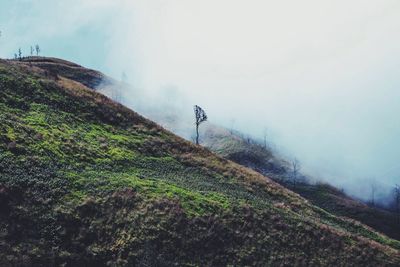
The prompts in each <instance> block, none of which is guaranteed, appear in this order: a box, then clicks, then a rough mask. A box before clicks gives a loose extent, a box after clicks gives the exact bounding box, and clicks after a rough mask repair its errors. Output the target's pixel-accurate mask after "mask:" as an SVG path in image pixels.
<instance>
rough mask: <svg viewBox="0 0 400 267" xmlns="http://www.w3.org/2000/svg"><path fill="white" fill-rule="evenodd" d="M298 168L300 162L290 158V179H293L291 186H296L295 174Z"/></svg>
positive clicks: (297, 172)
mask: <svg viewBox="0 0 400 267" xmlns="http://www.w3.org/2000/svg"><path fill="white" fill-rule="evenodd" d="M299 170H300V162H299V161H298V160H297V159H296V158H295V159H294V160H292V181H293V188H296V183H297V176H298V174H299Z"/></svg>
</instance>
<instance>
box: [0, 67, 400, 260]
mask: <svg viewBox="0 0 400 267" xmlns="http://www.w3.org/2000/svg"><path fill="white" fill-rule="evenodd" d="M68 73H69V78H73V75H72V74H73V72H71V70H69V72H68ZM71 75H72V76H71ZM79 77H81V76H79ZM0 122H1V123H0V171H1V172H0V200H1V201H0V203H1V204H0V226H1V232H0V254H1V257H0V265H12V264H21V265H27V266H31V265H52V264H55V265H59V264H66V265H70V266H76V265H85V264H86V265H106V264H107V265H111V266H121V265H141V266H149V265H150V266H152V265H154V266H171V265H186V266H196V265H201V266H202V265H214V266H221V265H316V266H321V265H345V264H349V263H351V264H352V265H375V266H376V265H392V264H396V263H399V258H398V251H397V249H398V248H399V247H400V246H399V243H398V242H397V241H394V240H391V239H388V238H386V237H385V236H382V235H379V234H378V233H375V232H374V231H372V230H370V229H368V228H366V227H365V226H363V225H361V224H357V223H354V222H349V221H346V220H342V219H340V218H338V217H335V216H333V215H331V214H329V213H327V212H325V211H323V210H321V209H319V208H317V207H315V206H313V205H311V204H310V203H308V202H307V201H306V200H304V199H302V198H301V197H299V196H298V195H296V194H294V193H292V192H290V191H288V190H286V189H284V188H282V187H281V186H279V185H277V184H275V183H273V182H271V181H270V180H268V179H266V178H265V177H263V176H262V175H259V174H257V173H255V172H253V171H250V170H248V169H245V168H243V167H241V166H239V165H237V164H234V163H232V162H230V161H227V160H224V159H222V158H219V157H217V156H215V155H213V154H212V153H210V152H209V151H208V150H206V149H203V148H201V147H197V146H194V145H193V144H190V143H188V142H186V141H184V140H182V139H181V138H179V137H176V136H174V135H173V134H171V133H169V132H167V131H165V130H163V129H162V128H160V127H159V126H157V125H156V124H154V123H152V122H150V121H148V120H146V119H144V118H143V117H141V116H139V115H138V114H136V113H134V112H132V111H130V110H128V109H127V108H125V107H123V106H121V105H119V104H116V103H114V102H112V101H111V100H109V99H107V98H106V97H104V96H102V95H100V94H97V93H96V92H94V91H92V90H89V89H88V88H85V87H84V86H82V85H79V84H77V83H74V82H72V81H70V80H67V79H64V78H63V77H59V80H54V79H53V78H49V77H46V75H45V73H44V72H42V71H40V70H38V69H36V70H34V69H31V68H30V67H29V65H28V64H26V65H25V64H24V63H15V62H14V63H10V62H0ZM23 255H24V256H23Z"/></svg>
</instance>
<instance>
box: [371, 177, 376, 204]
mask: <svg viewBox="0 0 400 267" xmlns="http://www.w3.org/2000/svg"><path fill="white" fill-rule="evenodd" d="M376 189H377V186H376V182H375V180H372V181H371V205H372V207H375V194H376Z"/></svg>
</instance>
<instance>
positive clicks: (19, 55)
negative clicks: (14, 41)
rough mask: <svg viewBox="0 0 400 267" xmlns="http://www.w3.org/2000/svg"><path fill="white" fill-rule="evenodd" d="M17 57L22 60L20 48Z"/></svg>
mask: <svg viewBox="0 0 400 267" xmlns="http://www.w3.org/2000/svg"><path fill="white" fill-rule="evenodd" d="M18 59H19V60H22V50H21V48H19V49H18Z"/></svg>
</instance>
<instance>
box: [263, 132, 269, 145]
mask: <svg viewBox="0 0 400 267" xmlns="http://www.w3.org/2000/svg"><path fill="white" fill-rule="evenodd" d="M267 137H268V128H267V127H264V130H263V142H264V149H267Z"/></svg>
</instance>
